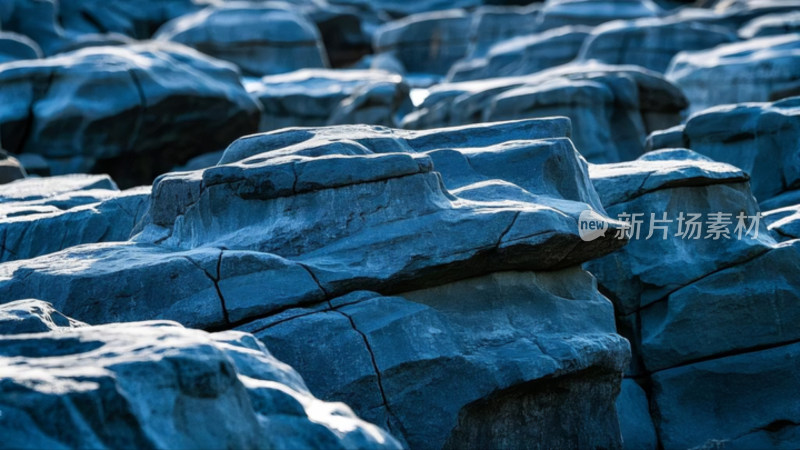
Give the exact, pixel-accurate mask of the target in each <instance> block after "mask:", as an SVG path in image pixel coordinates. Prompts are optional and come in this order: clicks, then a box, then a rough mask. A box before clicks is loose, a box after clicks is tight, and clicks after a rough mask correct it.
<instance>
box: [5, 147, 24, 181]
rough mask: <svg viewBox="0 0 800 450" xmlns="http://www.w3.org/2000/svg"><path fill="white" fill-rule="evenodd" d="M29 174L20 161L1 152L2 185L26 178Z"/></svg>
mask: <svg viewBox="0 0 800 450" xmlns="http://www.w3.org/2000/svg"><path fill="white" fill-rule="evenodd" d="M25 176H27V173H26V172H25V168H24V167H22V164H20V162H19V160H18V159H17V158H14V157H13V156H9V155H8V153H6V152H5V151H3V150H0V184H5V183H10V182H12V181H15V180H19V179H22V178H25Z"/></svg>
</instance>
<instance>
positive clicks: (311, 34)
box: [155, 3, 328, 76]
mask: <svg viewBox="0 0 800 450" xmlns="http://www.w3.org/2000/svg"><path fill="white" fill-rule="evenodd" d="M295 9H296V8H295ZM155 38H156V39H159V40H169V41H173V42H180V43H181V44H185V45H188V46H189V47H192V48H195V49H197V50H199V51H201V52H203V53H205V54H207V55H210V56H213V57H215V58H219V59H222V60H225V61H229V62H231V63H234V64H236V65H237V66H238V67H239V68H241V70H242V72H243V73H245V74H248V75H253V76H263V75H271V74H277V73H284V72H291V71H294V70H297V69H304V68H315V67H325V66H326V65H327V63H328V62H327V56H326V55H325V49H324V47H323V45H322V41H321V37H320V32H319V30H318V29H317V27H316V26H315V25H314V23H313V22H311V21H310V20H309V19H308V18H306V17H305V16H304V15H302V14H299V13H297V12H296V11H294V10H293V9H292V8H291V6H290V5H288V4H286V5H283V4H280V3H277V4H269V3H267V4H266V5H264V6H258V5H257V4H246V3H244V4H242V3H233V4H232V5H229V6H220V7H210V8H206V9H203V10H202V11H199V12H197V13H194V14H189V15H185V16H181V17H179V18H177V19H175V20H173V21H171V22H169V23H167V24H165V25H164V26H163V27H161V28H160V29H159V31H158V32H157V33H156V34H155Z"/></svg>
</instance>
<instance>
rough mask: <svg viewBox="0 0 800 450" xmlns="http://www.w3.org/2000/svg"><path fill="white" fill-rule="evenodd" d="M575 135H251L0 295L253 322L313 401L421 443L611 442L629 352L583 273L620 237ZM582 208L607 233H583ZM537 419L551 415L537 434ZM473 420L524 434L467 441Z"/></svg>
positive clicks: (497, 127) (6, 274) (15, 269)
mask: <svg viewBox="0 0 800 450" xmlns="http://www.w3.org/2000/svg"><path fill="white" fill-rule="evenodd" d="M568 130H569V123H568V122H567V121H566V120H564V119H548V120H529V121H519V122H506V123H497V124H491V125H480V126H469V127H461V128H452V129H440V130H430V131H404V130H394V129H389V128H382V127H371V126H364V125H356V126H338V127H327V128H317V129H287V130H281V131H276V132H272V133H266V134H261V135H253V136H249V137H246V138H243V139H241V140H239V141H237V142H236V143H235V144H233V145H231V146H230V147H229V148H228V150H227V151H226V152H225V154H224V155H223V156H222V158H221V160H220V163H219V164H218V165H217V166H214V167H211V168H208V169H204V170H198V171H194V172H178V173H170V174H167V175H165V176H163V177H160V178H159V179H158V180H157V181H156V183H155V184H154V186H153V189H152V195H151V198H150V204H149V205H150V206H149V210H148V213H147V214H146V215H145V218H144V219H143V220H142V222H141V225H140V226H139V227H137V230H135V232H139V234H138V235H137V236H136V237H135V238H134V239H132V240H130V241H128V242H121V243H101V244H89V245H82V246H75V247H71V248H69V249H66V250H64V251H61V252H56V253H51V254H48V255H43V256H40V257H37V258H32V259H27V260H24V261H14V262H8V263H5V264H0V273H2V281H0V298H2V299H4V301H11V300H12V299H26V298H43V299H47V300H48V301H51V302H53V304H54V305H55V306H56V307H57V308H58V309H59V310H60V311H62V312H64V313H65V314H68V315H70V316H71V317H75V318H76V319H78V320H82V321H85V322H87V323H91V324H100V323H109V322H121V321H137V320H140V319H145V318H146V319H172V320H177V321H180V322H181V323H183V324H184V325H186V326H192V327H199V328H206V329H230V328H238V329H239V330H244V331H249V332H252V333H253V334H254V335H255V336H256V337H258V338H259V339H261V340H262V341H264V342H265V343H267V344H268V346H270V347H272V348H275V349H276V351H277V352H278V357H279V358H281V359H283V360H285V361H286V362H288V363H289V364H291V365H292V366H293V367H295V368H296V369H297V370H298V371H299V372H300V373H301V374H302V375H303V376H304V377H305V378H306V379H307V381H308V383H309V385H310V386H311V390H312V392H314V393H315V394H317V395H319V396H320V397H321V398H323V399H325V400H337V401H345V402H347V403H348V404H350V405H352V406H353V407H354V408H355V410H356V412H357V413H358V414H359V415H360V416H361V417H364V418H366V419H367V420H370V421H373V422H376V423H378V424H379V425H380V426H383V427H385V429H387V430H389V431H390V432H392V433H393V434H395V435H396V436H397V437H398V438H400V439H401V440H404V441H405V442H406V443H408V444H409V445H411V446H413V447H415V448H440V447H443V446H445V445H451V446H456V445H458V444H459V443H461V442H463V443H464V444H465V445H484V444H487V445H489V444H497V445H502V444H508V445H515V446H516V445H517V444H519V445H522V443H526V442H530V441H531V440H532V439H534V438H536V439H537V442H541V443H542V444H541V445H543V446H544V447H552V446H556V445H562V444H564V445H567V444H575V445H582V443H585V442H589V441H593V442H603V443H605V445H607V446H608V447H609V448H618V447H619V445H620V441H619V428H618V425H617V422H616V421H615V420H614V417H615V414H614V408H615V407H614V398H615V397H616V394H617V392H618V389H619V381H620V378H621V374H622V371H623V369H624V368H625V367H626V366H627V364H628V355H629V348H628V343H627V341H625V340H624V339H622V338H621V337H620V336H618V335H617V334H616V333H615V331H614V328H615V327H614V321H613V311H612V305H611V303H610V302H609V301H608V300H607V299H606V298H605V297H603V296H602V295H601V294H600V293H599V292H598V291H597V288H596V285H595V281H594V278H593V277H592V276H591V275H589V274H588V273H586V272H583V271H582V270H580V269H578V268H577V267H576V266H578V265H579V264H581V263H583V262H585V261H587V260H589V259H591V258H594V257H598V256H601V255H605V254H607V253H609V252H612V251H614V250H615V249H617V248H619V247H620V246H622V245H624V243H625V241H624V240H619V239H611V238H610V235H611V234H613V233H614V232H615V231H616V230H617V229H618V227H619V224H618V223H617V222H614V221H610V220H607V219H605V218H604V216H603V214H604V212H603V209H602V206H601V205H600V202H599V198H598V196H597V193H596V192H595V190H594V188H593V187H592V185H591V183H590V181H589V178H588V172H587V166H586V163H585V161H584V160H583V159H582V158H581V157H580V156H579V155H578V153H577V152H576V151H575V149H574V147H573V146H572V144H571V142H570V141H569V139H567V138H565V137H564V136H565V135H566V134H568ZM587 209H588V210H593V211H594V212H595V214H596V217H598V218H599V219H603V220H604V221H605V223H606V226H607V227H608V228H609V232H608V234H609V236H605V237H599V238H598V239H595V240H592V241H585V240H583V239H581V237H580V235H579V226H578V220H579V216H580V215H581V213H583V212H584V211H586V210H587ZM142 280H147V283H142ZM297 336H304V338H303V339H297ZM561 389H567V390H568V391H569V392H570V393H569V394H563V395H562V394H560V392H561ZM517 393H519V395H522V397H521V398H519V397H518V395H517ZM556 398H564V399H581V402H580V403H579V404H573V403H568V404H565V405H563V406H556V405H554V404H552V401H553V400H554V399H556ZM484 402H485V403H486V404H487V405H489V406H488V408H489V409H486V408H484V407H483V406H481V405H483V403H484ZM496 410H497V411H502V414H501V415H499V416H495V415H493V414H490V413H492V412H493V411H496ZM431 411H434V412H435V414H431ZM545 416H546V417H559V418H561V420H562V421H563V423H564V424H565V425H564V426H563V427H561V428H550V427H545V426H542V425H541V424H540V425H536V423H538V422H537V421H538V418H540V417H545ZM476 420H481V421H483V422H485V423H486V426H488V427H492V428H493V429H497V430H508V431H509V432H510V431H511V430H512V429H513V430H516V432H514V433H511V434H508V433H505V432H504V433H502V436H500V434H496V435H491V436H487V437H481V438H477V437H475V436H473V435H471V434H470V433H471V432H470V431H469V429H470V428H472V425H471V424H472V423H473V422H474V421H476ZM459 423H461V425H459ZM520 424H528V425H531V427H527V426H525V427H517V425H520ZM567 425H569V427H568V426H567ZM572 427H579V428H581V429H583V430H585V433H586V434H585V437H584V438H581V439H584V440H578V441H576V440H574V433H573V432H572ZM243 436H244V435H243ZM243 439H244V437H243Z"/></svg>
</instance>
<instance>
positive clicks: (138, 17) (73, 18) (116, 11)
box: [58, 0, 213, 39]
mask: <svg viewBox="0 0 800 450" xmlns="http://www.w3.org/2000/svg"><path fill="white" fill-rule="evenodd" d="M209 3H213V2H209V1H205V0H143V1H142V0H136V1H132V0H120V1H116V2H114V3H113V4H111V3H108V2H105V1H103V0H59V1H58V6H59V9H58V21H59V23H60V24H62V25H63V27H64V28H66V29H67V30H69V31H72V32H75V33H80V34H95V33H119V34H123V35H125V36H130V37H132V38H135V39H148V38H150V37H151V36H152V35H153V33H154V32H155V31H156V30H157V29H158V28H159V27H160V26H161V25H163V24H164V23H166V22H168V21H170V20H172V19H175V18H177V17H180V16H184V15H187V14H191V13H194V12H196V11H199V10H201V9H203V8H204V7H206V6H207V5H208V4H209Z"/></svg>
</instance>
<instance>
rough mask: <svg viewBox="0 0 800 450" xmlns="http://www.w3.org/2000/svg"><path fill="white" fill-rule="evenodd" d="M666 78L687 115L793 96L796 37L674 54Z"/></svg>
mask: <svg viewBox="0 0 800 450" xmlns="http://www.w3.org/2000/svg"><path fill="white" fill-rule="evenodd" d="M667 79H669V80H670V81H672V82H674V83H675V84H676V85H678V86H679V87H680V88H681V89H682V90H683V92H684V93H685V94H686V97H687V98H688V99H689V103H690V110H691V111H692V112H697V111H701V110H703V109H706V108H709V107H711V106H716V105H723V104H728V103H740V102H766V101H771V100H780V99H782V98H786V97H790V96H792V95H796V93H797V92H798V90H799V89H800V81H798V79H800V33H793V34H786V35H781V36H769V37H763V38H756V39H750V40H748V41H744V42H739V43H733V44H727V45H721V46H719V47H715V48H713V49H710V50H702V51H697V52H682V53H679V54H678V55H676V56H675V58H674V59H673V61H672V64H671V65H670V68H669V70H668V71H667Z"/></svg>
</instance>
